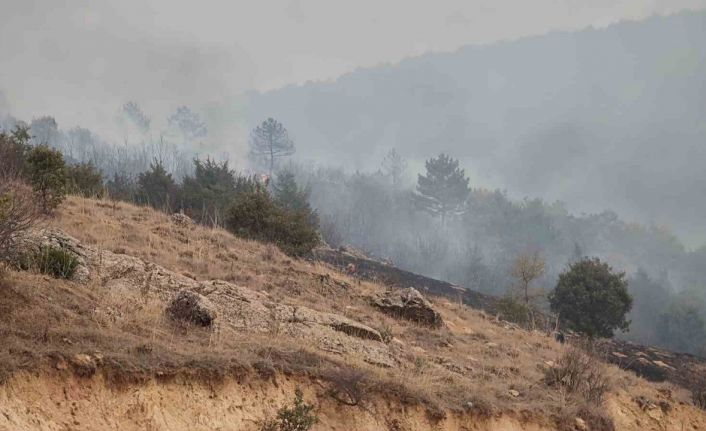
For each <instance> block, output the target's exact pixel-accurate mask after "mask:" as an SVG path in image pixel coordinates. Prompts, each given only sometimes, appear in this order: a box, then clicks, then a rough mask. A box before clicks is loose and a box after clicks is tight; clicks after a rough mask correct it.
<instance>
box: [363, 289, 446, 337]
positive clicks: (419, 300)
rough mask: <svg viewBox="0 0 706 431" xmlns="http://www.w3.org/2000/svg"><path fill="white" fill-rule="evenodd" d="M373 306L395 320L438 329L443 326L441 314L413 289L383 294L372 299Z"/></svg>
mask: <svg viewBox="0 0 706 431" xmlns="http://www.w3.org/2000/svg"><path fill="white" fill-rule="evenodd" d="M373 305H374V306H375V307H377V308H379V309H380V310H381V311H382V312H384V313H386V314H389V315H391V316H394V317H397V318H403V319H407V320H411V321H413V322H416V323H419V324H422V325H427V326H430V327H432V328H439V327H441V326H442V325H443V324H444V321H443V320H442V318H441V314H439V312H438V311H436V310H434V308H433V307H432V305H431V303H430V302H429V301H428V300H427V299H426V298H424V296H422V294H421V293H419V291H418V290H417V289H415V288H413V287H410V288H407V289H399V290H395V291H390V292H385V293H384V294H381V295H378V296H377V297H376V298H374V299H373Z"/></svg>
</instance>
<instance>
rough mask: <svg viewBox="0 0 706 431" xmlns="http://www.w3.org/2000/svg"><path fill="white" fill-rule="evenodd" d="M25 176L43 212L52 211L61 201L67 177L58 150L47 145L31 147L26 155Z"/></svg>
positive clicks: (62, 158) (63, 196)
mask: <svg viewBox="0 0 706 431" xmlns="http://www.w3.org/2000/svg"><path fill="white" fill-rule="evenodd" d="M27 177H28V179H29V183H30V184H31V185H32V189H33V190H34V193H35V195H36V196H37V198H38V201H39V202H38V204H39V206H40V207H41V208H42V211H44V213H46V214H49V213H51V212H53V211H54V210H55V209H56V207H58V206H59V204H61V202H63V200H64V198H65V197H66V188H67V183H68V177H67V174H66V164H65V163H64V156H62V155H61V153H60V152H59V151H57V150H55V149H53V148H49V147H48V146H47V145H39V146H37V147H34V148H32V150H30V152H29V154H28V156H27Z"/></svg>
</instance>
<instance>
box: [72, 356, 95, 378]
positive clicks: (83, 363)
mask: <svg viewBox="0 0 706 431" xmlns="http://www.w3.org/2000/svg"><path fill="white" fill-rule="evenodd" d="M71 365H72V366H73V369H74V372H75V373H76V374H77V375H79V376H81V377H91V376H92V375H94V374H95V373H96V364H95V362H94V361H93V358H91V357H90V356H89V355H87V354H85V353H77V354H76V355H74V356H73V357H72V358H71Z"/></svg>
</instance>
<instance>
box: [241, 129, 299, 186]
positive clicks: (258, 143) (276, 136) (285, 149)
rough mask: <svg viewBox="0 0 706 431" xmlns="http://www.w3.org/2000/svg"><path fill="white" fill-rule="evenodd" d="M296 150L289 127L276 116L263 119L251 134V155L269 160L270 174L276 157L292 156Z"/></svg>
mask: <svg viewBox="0 0 706 431" xmlns="http://www.w3.org/2000/svg"><path fill="white" fill-rule="evenodd" d="M294 151H295V150H294V142H292V140H291V139H290V138H289V133H288V132H287V129H285V128H284V126H283V125H282V123H280V122H279V121H277V120H275V119H274V118H268V119H267V120H265V121H263V122H262V124H260V125H259V126H257V127H256V128H255V129H254V130H253V131H252V132H251V134H250V155H251V157H253V158H256V159H260V160H264V161H265V162H267V163H268V164H269V169H270V170H269V172H270V175H272V171H273V169H274V166H275V161H276V159H279V158H282V157H288V156H291V155H292V154H294Z"/></svg>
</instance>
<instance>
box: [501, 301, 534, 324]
mask: <svg viewBox="0 0 706 431" xmlns="http://www.w3.org/2000/svg"><path fill="white" fill-rule="evenodd" d="M497 311H498V313H499V314H500V316H501V317H502V318H503V319H505V320H507V321H508V322H513V323H517V324H518V325H522V326H527V325H529V323H530V322H531V320H532V319H531V316H532V309H531V308H530V306H529V305H526V304H523V303H522V302H520V301H518V300H516V299H515V298H512V297H509V296H506V297H503V298H500V300H499V301H498V304H497Z"/></svg>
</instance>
